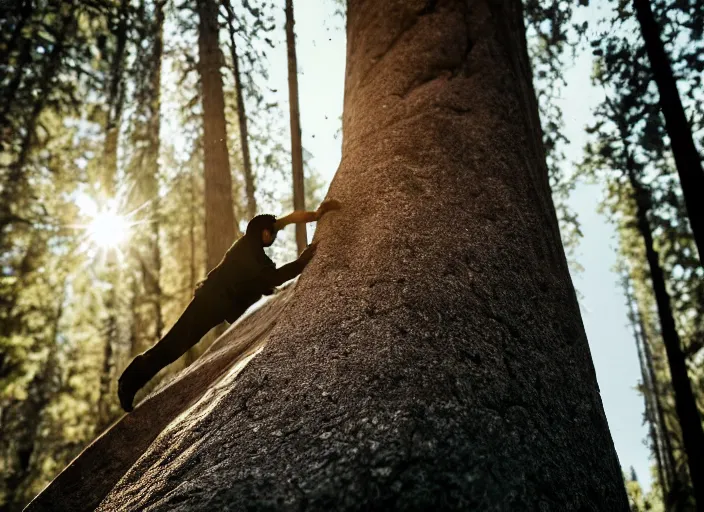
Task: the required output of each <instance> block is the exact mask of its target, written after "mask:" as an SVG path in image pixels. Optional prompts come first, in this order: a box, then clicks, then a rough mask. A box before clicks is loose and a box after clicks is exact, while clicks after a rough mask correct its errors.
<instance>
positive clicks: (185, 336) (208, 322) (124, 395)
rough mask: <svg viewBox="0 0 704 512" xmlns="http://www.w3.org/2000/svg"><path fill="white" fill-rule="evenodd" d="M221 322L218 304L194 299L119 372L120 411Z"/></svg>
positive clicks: (199, 298) (201, 298)
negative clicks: (157, 375) (168, 327)
mask: <svg viewBox="0 0 704 512" xmlns="http://www.w3.org/2000/svg"><path fill="white" fill-rule="evenodd" d="M224 319H225V315H224V314H223V312H222V304H219V303H218V304H213V303H212V301H209V300H206V299H205V298H204V297H203V296H197V297H195V298H194V299H193V300H192V301H191V302H190V303H189V304H188V306H187V307H186V309H185V311H184V312H183V313H182V314H181V316H180V318H179V319H178V320H177V321H176V323H175V324H174V326H173V327H172V328H171V329H170V330H169V332H167V333H166V335H165V336H164V337H163V338H161V339H160V340H159V341H158V342H157V343H156V344H155V345H154V346H153V347H151V348H150V349H149V350H147V351H146V352H144V353H142V354H139V355H138V356H137V357H135V358H134V359H133V360H132V362H131V363H130V364H129V366H127V368H126V369H125V371H124V372H123V373H122V376H121V377H120V380H119V381H118V396H119V398H120V405H121V406H122V408H123V409H124V410H125V411H127V412H129V411H131V410H132V401H133V400H134V395H135V394H136V393H137V391H139V390H140V389H141V388H142V387H143V386H144V385H145V384H146V383H147V382H149V381H150V380H151V379H152V377H154V376H155V375H156V374H157V373H158V372H159V370H161V369H162V368H164V367H166V366H168V365H169V364H171V363H173V362H174V361H176V359H178V358H179V357H181V356H182V355H183V354H185V353H186V352H187V351H188V349H189V348H191V347H192V346H193V345H195V344H196V343H198V342H199V341H200V339H201V338H202V337H203V336H205V335H206V334H207V333H208V331H210V329H212V328H213V327H215V326H216V325H218V324H219V323H220V322H222V321H223V320H224Z"/></svg>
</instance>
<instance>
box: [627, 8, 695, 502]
mask: <svg viewBox="0 0 704 512" xmlns="http://www.w3.org/2000/svg"><path fill="white" fill-rule="evenodd" d="M633 6H634V9H635V13H636V16H637V18H638V22H639V24H640V28H641V33H642V34H643V40H644V43H645V48H646V51H647V53H648V58H649V61H650V69H651V71H652V76H653V79H654V81H655V83H656V84H657V86H658V92H659V99H660V105H661V108H662V112H663V116H664V118H665V123H666V126H667V133H668V135H669V138H670V143H671V145H672V154H673V156H674V159H675V164H676V165H677V172H678V174H679V177H680V182H681V184H682V191H683V197H684V200H685V204H686V205H687V212H688V214H689V215H688V217H689V221H690V225H691V227H692V232H693V233H694V239H695V240H696V243H697V247H698V248H699V259H700V262H702V264H703V265H704V204H703V203H702V201H701V200H700V194H701V191H702V190H704V169H702V164H701V158H700V156H699V152H698V151H697V148H696V146H695V145H694V139H693V138H692V130H691V128H690V126H689V121H688V119H687V116H686V114H685V111H684V108H683V107H682V102H681V100H680V94H679V92H678V90H677V82H676V80H675V77H674V75H673V73H672V67H671V66H670V61H669V58H668V55H667V53H666V52H665V47H664V45H663V43H662V40H661V39H660V29H659V27H658V24H657V22H656V21H655V17H654V16H653V12H652V10H651V8H650V1H649V0H633ZM700 7H701V6H700ZM700 16H701V14H700ZM699 23H700V24H701V21H700V22H699ZM698 30H699V39H701V37H702V36H701V27H699V29H698ZM698 67H699V68H701V67H702V64H701V63H700V64H699V66H698ZM701 498H702V499H704V495H702V496H701Z"/></svg>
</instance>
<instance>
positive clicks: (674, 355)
mask: <svg viewBox="0 0 704 512" xmlns="http://www.w3.org/2000/svg"><path fill="white" fill-rule="evenodd" d="M631 165H632V164H629V169H628V178H629V181H630V184H631V187H632V188H633V192H634V196H635V201H636V216H637V224H638V231H640V234H641V236H642V237H643V243H644V245H645V255H646V259H647V260H648V267H649V268H650V279H651V281H652V283H653V293H654V294H655V302H656V304H657V309H658V317H659V318H660V331H661V334H662V339H663V343H664V344H665V352H666V353H667V360H668V363H669V367H670V375H671V378H672V388H673V391H674V395H675V409H676V410H677V416H678V418H679V422H680V427H681V429H682V441H683V448H684V452H685V454H686V456H687V464H688V467H689V475H690V478H691V480H692V486H693V490H694V496H695V499H696V501H697V510H698V511H704V456H702V454H704V430H702V422H701V418H700V416H699V410H698V409H697V402H696V399H695V397H694V393H693V392H692V383H691V382H690V380H689V375H688V374H687V364H686V360H685V356H684V352H683V351H682V345H681V343H680V337H679V334H678V333H677V328H676V325H675V319H674V317H673V316H672V306H671V304H670V294H669V293H668V291H667V287H666V286H665V275H664V273H663V269H662V267H661V266H660V261H659V258H658V253H657V251H656V250H655V246H654V243H653V234H652V232H651V230H650V223H649V222H648V217H647V215H648V204H650V199H649V198H648V197H647V194H648V192H647V190H645V188H644V187H643V186H642V185H641V184H640V181H639V180H638V178H637V177H636V175H635V173H634V172H633V168H632V167H631Z"/></svg>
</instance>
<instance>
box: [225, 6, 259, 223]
mask: <svg viewBox="0 0 704 512" xmlns="http://www.w3.org/2000/svg"><path fill="white" fill-rule="evenodd" d="M223 5H224V6H225V9H226V10H227V29H228V32H229V34H230V52H231V58H232V77H233V79H234V81H235V92H236V94H237V121H238V122H239V128H240V147H241V148H242V170H243V172H244V186H245V193H246V194H247V215H248V217H249V218H250V219H251V218H252V217H254V216H255V215H256V214H257V200H256V198H255V197H254V174H252V158H251V157H250V155H249V135H248V133H249V132H248V129H247V111H246V108H245V104H244V95H243V94H242V75H241V74H240V59H239V56H238V55H237V44H236V41H235V32H236V30H235V11H234V10H233V8H232V3H231V2H230V0H223Z"/></svg>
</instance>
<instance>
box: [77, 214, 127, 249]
mask: <svg viewBox="0 0 704 512" xmlns="http://www.w3.org/2000/svg"><path fill="white" fill-rule="evenodd" d="M131 224H132V223H130V222H129V220H128V219H127V217H125V216H124V215H120V214H118V213H117V212H116V211H115V210H113V209H106V210H104V211H98V212H97V213H96V214H95V215H94V216H93V219H92V220H91V221H90V223H89V224H88V226H87V228H86V231H87V234H88V237H89V238H90V241H91V242H93V243H94V244H95V245H96V246H98V247H99V248H101V249H115V248H117V247H119V246H120V245H122V244H123V243H125V242H126V241H127V239H128V238H129V235H130V227H131Z"/></svg>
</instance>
